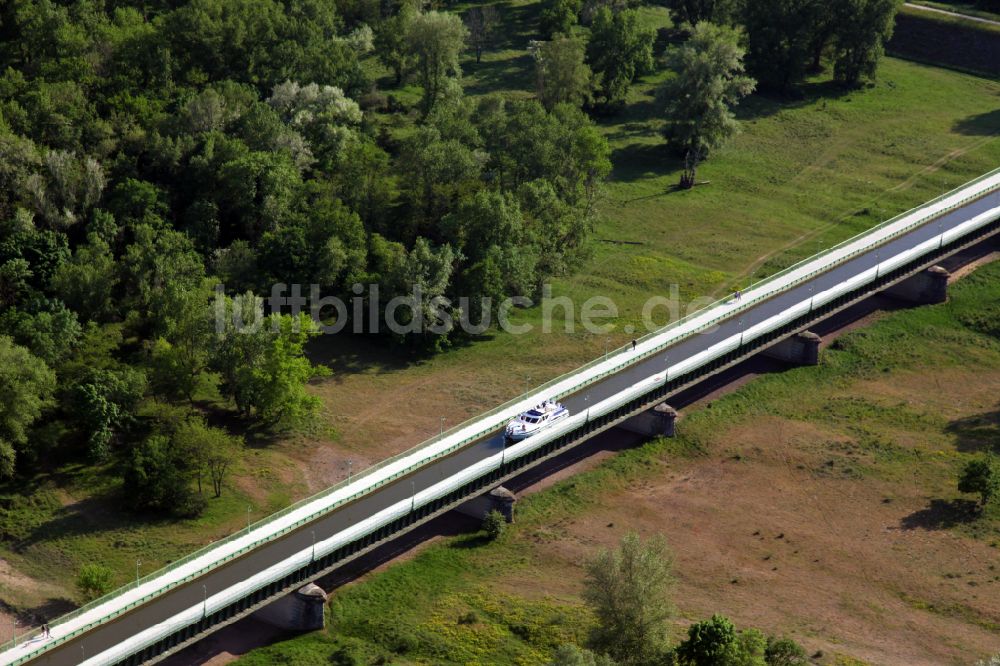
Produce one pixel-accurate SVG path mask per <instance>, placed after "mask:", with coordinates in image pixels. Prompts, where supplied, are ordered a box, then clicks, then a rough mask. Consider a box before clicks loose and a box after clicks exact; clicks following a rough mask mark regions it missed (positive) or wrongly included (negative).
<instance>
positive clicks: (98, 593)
mask: <svg viewBox="0 0 1000 666" xmlns="http://www.w3.org/2000/svg"><path fill="white" fill-rule="evenodd" d="M113 576H114V572H113V571H111V569H109V568H108V567H106V566H104V565H103V564H84V565H83V566H82V567H81V568H80V573H79V574H77V576H76V587H77V589H78V590H80V594H82V595H83V596H84V598H86V600H87V601H91V600H93V599H97V598H98V597H102V596H104V595H105V594H107V593H108V592H110V591H111V579H112V577H113Z"/></svg>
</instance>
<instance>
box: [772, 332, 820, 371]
mask: <svg viewBox="0 0 1000 666" xmlns="http://www.w3.org/2000/svg"><path fill="white" fill-rule="evenodd" d="M819 343H820V337H819V336H818V335H816V334H815V333H813V332H812V331H803V332H802V333H796V334H795V335H793V336H792V337H790V338H785V339H784V340H782V341H781V342H779V343H778V344H776V345H773V346H771V347H768V348H767V349H765V350H764V351H763V352H762V353H763V354H764V356H768V357H770V358H776V359H778V360H779V361H784V362H785V363H794V364H795V365H819Z"/></svg>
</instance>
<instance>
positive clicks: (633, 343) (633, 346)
mask: <svg viewBox="0 0 1000 666" xmlns="http://www.w3.org/2000/svg"><path fill="white" fill-rule="evenodd" d="M632 351H635V338H632Z"/></svg>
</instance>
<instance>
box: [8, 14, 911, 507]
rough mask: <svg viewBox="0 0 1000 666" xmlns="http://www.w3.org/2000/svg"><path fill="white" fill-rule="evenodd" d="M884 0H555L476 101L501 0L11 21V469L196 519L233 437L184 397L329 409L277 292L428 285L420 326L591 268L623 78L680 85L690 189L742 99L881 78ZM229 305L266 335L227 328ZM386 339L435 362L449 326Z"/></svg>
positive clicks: (671, 94) (288, 422) (301, 416)
mask: <svg viewBox="0 0 1000 666" xmlns="http://www.w3.org/2000/svg"><path fill="white" fill-rule="evenodd" d="M898 4H899V3H898V2H896V0H838V1H837V2H822V1H820V0H792V1H791V2H786V1H783V2H777V1H775V0H762V1H760V2H747V3H740V2H737V1H736V0H689V1H682V0H670V2H668V5H669V9H670V12H671V16H672V18H673V20H674V22H675V24H676V26H678V27H677V28H676V29H673V30H671V31H669V34H657V33H656V32H654V31H653V30H652V29H649V28H646V27H644V26H643V25H642V23H641V22H640V21H639V20H638V18H637V17H638V14H637V8H638V7H639V6H640V3H638V2H635V1H634V0H625V1H621V0H587V2H580V0H547V2H546V3H545V7H544V10H543V12H542V16H541V21H540V24H539V26H538V34H537V37H538V39H537V40H535V41H534V42H532V47H531V49H532V53H533V56H534V59H535V77H536V81H537V86H536V95H535V96H534V97H533V98H524V97H523V96H504V95H502V94H498V93H490V94H483V95H466V94H465V92H464V90H463V87H462V77H461V74H462V73H461V67H460V65H459V59H460V56H461V55H462V54H464V53H466V52H469V51H471V52H473V53H475V55H476V57H477V58H478V57H479V56H480V55H481V54H482V53H483V51H484V50H489V49H490V48H492V46H493V44H494V42H495V38H496V31H497V26H498V18H497V12H499V11H502V10H503V9H502V7H499V6H497V5H475V6H473V7H471V8H466V9H465V10H464V11H461V12H459V11H457V10H453V8H452V7H449V6H447V5H433V4H432V5H428V4H424V3H420V2H413V1H412V0H403V1H401V2H400V1H396V0H339V1H338V2H322V1H320V0H283V1H279V0H191V1H181V0H130V1H125V0H68V1H58V0H13V1H12V2H7V3H4V5H3V8H2V9H0V72H2V73H0V395H2V396H3V400H2V402H0V479H3V480H7V481H9V482H10V483H11V484H12V486H13V487H16V483H17V479H18V478H26V477H29V476H30V475H32V474H33V473H35V472H37V471H38V470H39V469H44V468H45V467H46V466H47V465H51V464H53V462H54V461H66V460H80V461H84V462H90V463H101V464H110V465H111V466H112V468H113V469H114V470H115V473H116V474H118V475H120V477H121V481H122V484H123V489H124V490H125V492H126V493H127V496H128V497H129V498H130V506H132V507H134V508H135V509H137V510H140V511H151V512H155V513H162V514H168V515H175V516H192V515H197V514H198V513H199V512H200V511H201V510H202V509H203V507H204V505H205V502H206V499H205V497H204V491H203V488H202V482H203V479H204V480H205V481H206V484H205V487H206V488H207V487H208V486H209V485H210V486H211V488H212V489H213V490H214V492H215V494H216V496H218V495H219V494H220V493H221V492H222V488H223V481H224V478H225V475H226V473H227V470H229V469H231V466H232V464H233V462H234V461H235V460H238V458H239V456H240V451H241V449H242V447H243V441H242V439H241V437H239V436H237V435H234V434H233V433H232V432H230V431H229V430H228V429H226V428H224V427H219V424H214V423H210V422H209V419H207V415H206V414H205V413H203V410H201V409H199V408H198V397H199V396H203V395H206V394H216V393H217V394H218V395H221V396H222V397H223V398H224V399H225V400H228V401H229V404H230V405H231V411H232V414H233V416H234V417H235V418H242V419H245V420H247V421H250V422H253V423H257V424H260V425H261V426H262V427H265V428H269V429H274V430H284V429H290V428H296V427H301V426H302V425H303V424H304V423H306V422H307V421H308V419H309V417H310V415H311V414H313V413H314V412H315V410H316V409H317V407H318V399H317V398H316V397H315V396H313V395H311V394H310V393H309V392H308V391H307V390H306V385H307V383H308V382H309V381H310V380H311V379H313V378H316V377H319V376H322V375H324V374H327V373H328V372H329V370H328V369H327V368H325V367H323V366H321V365H316V364H314V363H312V362H311V361H310V360H309V358H308V355H307V353H306V351H307V348H308V344H309V340H310V338H312V337H314V336H316V335H317V334H318V330H317V326H316V322H314V321H313V320H312V319H311V318H310V317H308V316H307V315H305V314H300V315H292V314H290V313H288V312H284V311H281V310H273V311H266V310H265V308H264V306H263V300H262V298H261V297H260V296H259V295H264V294H266V293H268V292H269V291H270V289H271V285H273V284H275V283H287V284H300V285H318V286H319V288H320V289H321V290H322V293H323V294H325V295H327V294H328V295H336V296H341V297H343V298H345V299H347V298H350V297H351V295H352V294H356V293H358V292H357V291H354V290H353V289H354V287H355V285H367V284H376V285H378V286H379V291H380V294H381V297H382V298H383V299H391V298H393V297H394V296H407V295H409V294H411V293H413V289H414V286H418V287H419V294H420V297H419V301H411V302H410V304H409V307H410V309H411V316H416V314H417V313H418V312H420V313H421V314H424V315H426V316H427V317H429V318H431V319H434V318H435V317H437V316H439V314H440V310H439V308H441V307H442V306H441V305H440V304H441V303H442V302H445V303H454V302H457V300H458V297H459V296H463V297H467V298H469V299H471V300H470V302H473V303H487V302H490V303H493V304H496V303H498V302H499V301H500V300H501V299H502V298H503V297H508V296H528V297H530V296H532V295H534V294H536V293H537V292H538V291H539V289H540V287H541V285H542V284H543V283H544V282H545V281H547V280H548V279H550V278H551V277H553V276H557V275H564V274H567V273H570V272H572V271H573V270H574V268H575V267H576V266H578V265H579V262H580V260H581V258H582V257H584V256H585V255H586V253H587V251H588V241H589V240H590V235H591V231H592V228H593V225H594V220H595V215H596V214H597V213H596V202H597V201H598V200H599V198H600V196H601V183H602V181H604V180H605V179H606V178H607V176H608V174H609V173H610V171H611V153H610V150H609V147H608V143H607V141H606V139H605V137H604V136H603V135H602V133H601V132H600V131H599V129H598V127H597V125H596V123H595V118H600V117H604V116H607V115H609V114H615V113H616V112H618V110H619V109H620V108H621V105H622V104H623V102H624V100H625V98H626V96H627V93H628V90H629V87H630V85H631V83H632V82H633V81H634V80H635V79H636V78H637V77H640V76H642V75H644V74H648V73H650V72H653V71H656V70H660V69H664V68H669V69H671V70H672V71H674V72H675V73H676V75H675V76H673V77H671V78H668V79H667V81H666V83H665V85H664V89H663V91H662V95H661V97H662V113H663V115H664V117H665V118H667V119H668V120H669V125H668V129H667V131H666V133H665V136H664V137H663V138H664V142H665V146H666V147H665V149H664V150H665V153H666V152H669V154H671V155H679V156H682V157H683V158H684V160H685V163H686V166H687V168H686V170H685V176H684V177H683V178H682V181H681V186H685V187H691V186H693V185H694V184H695V182H696V180H695V179H696V168H697V165H698V163H699V162H701V161H703V160H704V159H707V158H708V157H709V155H710V153H711V151H713V150H715V149H717V148H718V147H719V146H721V145H722V143H723V142H724V141H725V140H726V139H727V138H729V137H730V136H732V135H733V134H734V133H735V132H736V131H737V130H738V123H737V122H736V120H735V116H734V114H733V112H732V109H733V108H734V107H735V106H736V105H737V104H738V103H739V100H740V98H742V97H744V96H745V95H747V94H749V93H750V92H751V91H753V90H754V89H755V88H757V89H761V90H764V91H765V92H767V93H768V94H772V95H776V96H788V95H794V94H795V86H796V85H797V84H798V83H799V82H801V81H802V80H803V79H804V78H805V77H806V75H807V74H808V73H809V72H811V71H814V70H815V69H816V68H817V67H818V66H819V63H820V60H821V58H828V59H829V60H830V62H832V64H833V67H832V75H833V78H834V80H835V81H836V82H837V83H838V84H840V85H843V86H846V87H856V86H859V85H864V83H865V82H866V81H868V80H870V79H871V78H872V77H874V75H875V68H876V64H877V63H878V60H879V57H880V56H881V54H882V52H883V44H884V42H885V40H886V39H888V37H889V36H890V35H891V32H892V23H893V16H894V13H895V11H896V9H897V7H898ZM498 7H499V8H498ZM664 44H666V45H667V48H666V49H665V50H664V48H663V46H664ZM407 85H415V86H417V87H418V89H419V91H420V95H419V99H411V98H408V97H407V96H406V95H401V94H397V93H398V91H399V90H400V89H401V86H407ZM383 87H384V88H386V89H383ZM219 285H221V287H220V290H221V291H222V293H223V294H224V297H222V298H221V300H219V299H217V298H216V288H217V286H219ZM482 297H489V299H490V300H489V301H486V300H483V299H482ZM220 307H221V308H222V315H223V316H222V317H221V319H220V318H219V317H218V316H217V314H218V312H217V310H218V309H219V308H220ZM444 307H446V308H450V312H449V314H455V315H457V314H462V315H464V316H468V317H470V318H471V319H472V320H473V321H479V320H483V319H484V317H485V316H486V315H488V314H489V313H487V312H483V311H482V310H483V307H481V306H480V307H479V311H475V312H468V313H459V312H458V311H457V307H456V306H452V305H446V306H444ZM372 311H374V312H377V308H376V309H375V310H369V309H368V308H365V309H364V310H362V312H363V313H365V314H363V315H362V316H369V315H368V314H367V313H369V312H372ZM234 314H235V315H239V316H240V317H241V318H242V319H243V320H244V321H249V320H254V319H255V318H259V319H260V320H261V321H262V323H263V325H262V326H259V327H257V328H255V329H254V331H253V332H250V333H247V332H246V331H242V330H238V329H237V327H235V326H233V325H231V324H229V323H226V325H225V326H222V327H221V328H220V327H219V326H218V325H217V322H218V321H220V320H222V321H225V322H230V321H231V320H232V316H231V315H234ZM326 314H327V315H329V313H326ZM348 316H351V315H348ZM375 316H378V315H375ZM368 323H369V324H371V323H374V322H368ZM381 335H382V336H383V339H384V343H385V344H386V345H390V346H394V347H396V348H398V349H400V350H401V353H405V354H411V355H425V354H432V353H436V352H440V351H442V350H444V349H445V348H447V347H448V346H449V345H451V344H454V343H455V342H456V340H457V339H458V338H459V337H460V336H461V335H462V333H461V332H459V331H454V330H444V331H440V330H439V331H431V330H423V331H419V332H414V333H411V334H405V335H400V334H393V333H382V334H381ZM207 481H211V484H208V483H207Z"/></svg>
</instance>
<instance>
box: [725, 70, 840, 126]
mask: <svg viewBox="0 0 1000 666" xmlns="http://www.w3.org/2000/svg"><path fill="white" fill-rule="evenodd" d="M854 92H857V91H856V90H852V89H850V88H845V87H844V86H843V85H841V84H839V83H837V82H836V81H829V80H826V81H806V82H804V83H800V84H799V85H798V86H796V87H795V88H793V89H792V90H791V91H790V92H788V93H785V94H781V93H777V92H774V91H770V90H763V91H760V92H756V93H754V94H753V95H750V96H748V97H746V98H744V99H743V100H742V101H741V102H740V103H739V105H738V106H737V107H736V108H735V109H734V113H735V114H736V118H737V120H745V121H751V120H758V119H761V118H767V117H768V116H773V115H775V114H776V113H779V112H781V111H784V110H786V109H798V108H801V107H804V106H808V105H810V104H815V103H816V102H820V101H829V100H836V99H840V98H842V97H846V96H848V95H851V94H852V93H854Z"/></svg>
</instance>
